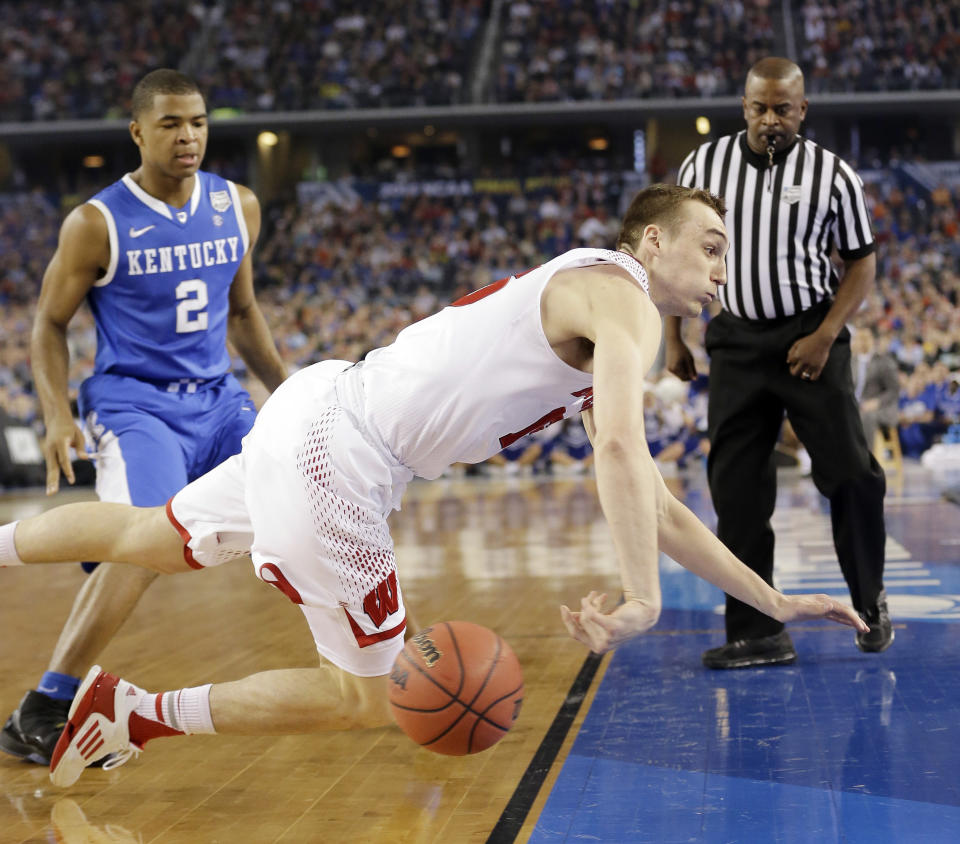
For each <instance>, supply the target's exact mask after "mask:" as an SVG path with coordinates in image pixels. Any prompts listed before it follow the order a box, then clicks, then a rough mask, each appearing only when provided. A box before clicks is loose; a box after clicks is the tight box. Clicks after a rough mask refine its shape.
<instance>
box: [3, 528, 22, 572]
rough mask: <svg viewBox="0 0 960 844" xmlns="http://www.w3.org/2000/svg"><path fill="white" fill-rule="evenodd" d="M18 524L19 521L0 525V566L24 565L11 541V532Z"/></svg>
mask: <svg viewBox="0 0 960 844" xmlns="http://www.w3.org/2000/svg"><path fill="white" fill-rule="evenodd" d="M18 524H20V522H19V521H17V522H10V524H8V525H3V526H0V568H3V567H4V566H22V565H26V564H25V563H24V562H23V560H21V559H20V557H18V556H17V546H16V545H14V543H13V533H14V531H15V530H16V529H17V525H18Z"/></svg>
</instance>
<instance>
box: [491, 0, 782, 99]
mask: <svg viewBox="0 0 960 844" xmlns="http://www.w3.org/2000/svg"><path fill="white" fill-rule="evenodd" d="M769 6H770V4H769V2H767V1H766V0H761V2H756V0H754V1H753V2H750V1H749V0H747V2H742V0H733V2H730V3H717V2H714V0H683V1H682V2H671V3H665V2H662V0H637V2H633V3H621V2H617V0H598V1H594V2H585V0H549V1H548V2H538V0H519V2H513V3H504V4H503V7H502V8H503V13H502V20H501V21H500V27H501V32H500V38H499V41H498V51H497V56H496V59H495V62H494V68H493V71H492V73H491V77H492V83H491V85H492V96H491V99H492V100H493V101H495V102H548V101H560V100H617V99H625V98H649V97H712V96H721V95H724V94H736V93H739V92H740V90H741V87H742V85H743V79H744V77H745V76H746V72H747V68H749V67H750V65H751V64H753V62H754V61H756V60H757V59H759V58H762V57H763V56H765V55H769V54H770V53H771V52H772V51H773V46H774V43H775V40H776V39H775V33H774V27H773V22H772V19H771V16H770V8H769Z"/></svg>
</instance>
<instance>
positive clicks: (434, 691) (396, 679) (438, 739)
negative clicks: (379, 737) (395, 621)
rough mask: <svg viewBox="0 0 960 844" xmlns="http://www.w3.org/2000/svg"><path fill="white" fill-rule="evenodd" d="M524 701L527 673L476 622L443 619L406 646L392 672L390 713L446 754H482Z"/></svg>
mask: <svg viewBox="0 0 960 844" xmlns="http://www.w3.org/2000/svg"><path fill="white" fill-rule="evenodd" d="M522 703H523V673H522V672H521V670H520V663H519V662H518V661H517V657H516V655H515V654H514V652H513V650H512V649H511V647H510V646H509V645H508V644H507V643H506V642H505V641H504V640H503V639H502V638H501V637H500V636H498V635H497V634H496V633H494V632H493V631H492V630H489V629H487V628H486V627H482V626H480V625H479V624H472V623H470V622H469V621H443V622H439V623H438V624H434V625H433V626H432V627H425V628H424V629H423V630H421V631H420V632H419V633H417V634H416V635H415V636H413V637H412V638H411V639H409V640H408V641H407V643H406V644H405V645H404V648H403V650H402V651H401V652H400V655H399V656H398V657H397V659H396V661H395V662H394V663H393V670H392V671H391V672H390V708H391V710H392V712H393V718H394V720H395V721H396V722H397V724H398V726H399V727H400V729H401V730H403V731H404V732H405V733H406V734H407V735H408V736H410V738H412V739H413V740H414V741H415V742H416V743H417V744H419V745H420V746H421V747H425V748H426V749H427V750H432V751H433V752H434V753H443V754H446V755H447V756H466V755H467V754H469V753H479V752H480V751H481V750H486V749H487V748H488V747H491V746H492V745H494V744H496V743H497V742H498V741H500V739H502V738H503V737H504V735H506V733H507V730H509V729H510V728H511V727H512V726H513V723H514V721H516V720H517V715H518V714H519V713H520V705H521V704H522Z"/></svg>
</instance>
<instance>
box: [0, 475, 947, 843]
mask: <svg viewBox="0 0 960 844" xmlns="http://www.w3.org/2000/svg"><path fill="white" fill-rule="evenodd" d="M913 469H914V470H915V471H913V473H912V474H911V473H910V472H908V473H906V474H907V478H906V484H905V485H904V478H903V475H902V474H901V477H900V478H899V479H891V480H896V483H893V484H891V493H890V494H889V495H888V499H887V519H888V521H887V527H888V548H887V577H886V584H887V590H888V593H889V594H890V606H891V613H892V615H893V617H894V622H895V628H896V634H897V637H896V642H895V643H894V645H893V647H891V648H890V650H889V651H887V652H885V653H883V654H861V653H860V652H859V651H857V650H856V648H854V647H853V633H852V631H849V630H845V629H841V628H839V627H836V626H834V625H829V624H807V625H794V626H792V627H791V633H792V635H793V637H794V642H795V643H796V646H797V650H798V652H799V654H800V659H799V661H798V663H797V664H796V665H795V666H787V667H780V668H769V669H759V670H757V669H755V670H753V671H749V672H711V671H707V670H706V669H703V668H702V667H701V665H700V659H699V657H700V652H701V650H702V649H703V648H705V647H709V646H712V645H715V644H718V643H719V642H720V641H722V636H723V633H722V631H723V619H722V616H721V615H719V614H718V613H717V611H716V608H717V607H718V606H719V605H720V604H721V603H722V595H721V593H720V592H719V590H716V589H714V588H713V587H710V586H708V585H707V584H704V583H703V582H702V581H699V580H697V579H696V578H693V577H692V576H691V575H689V574H688V573H687V572H684V571H682V570H681V569H680V568H679V567H678V566H676V564H674V563H673V562H672V561H670V560H667V559H666V558H663V559H662V560H661V575H662V580H663V587H664V613H663V616H662V618H661V622H660V624H659V625H658V627H657V628H656V629H655V630H654V631H652V632H651V633H650V634H649V635H647V636H644V637H641V638H640V639H637V640H635V642H632V643H630V644H628V645H626V646H624V647H623V648H622V649H620V650H619V651H617V652H616V653H615V654H614V655H612V656H607V657H604V658H603V659H598V658H592V657H588V655H587V653H586V651H585V649H583V648H582V647H581V646H580V645H578V644H577V643H575V642H573V641H572V640H570V639H568V638H567V636H566V632H565V630H564V628H563V626H562V624H561V622H560V619H559V611H558V607H559V605H560V604H561V603H567V604H569V605H574V604H576V603H577V602H578V601H579V599H580V597H581V596H582V595H584V594H586V593H587V592H588V591H589V590H590V589H606V590H609V591H610V593H611V595H613V596H615V595H616V594H617V588H618V578H617V576H616V571H615V567H614V564H613V556H612V549H611V544H610V540H609V535H608V532H607V529H606V527H605V525H604V523H603V520H602V517H601V514H600V511H599V507H598V504H597V499H596V491H595V484H594V482H593V480H592V478H579V477H577V478H565V477H535V478H516V479H502V478H501V479H484V478H479V479H470V478H459V479H440V480H438V481H434V482H431V483H429V484H428V483H415V484H413V485H412V486H411V488H410V489H409V490H408V494H407V497H406V499H405V504H404V509H403V510H402V512H400V513H396V514H394V517H393V519H392V524H393V531H394V537H395V540H396V546H397V555H398V560H399V567H400V577H401V582H402V584H403V588H404V592H405V597H406V600H407V603H408V606H409V608H410V610H411V611H412V612H413V614H414V615H415V618H416V623H417V624H418V625H420V626H424V625H426V624H428V623H430V622H432V621H436V620H441V619H464V620H468V621H474V622H477V623H479V624H484V625H486V626H489V627H491V628H494V629H496V630H497V631H498V632H500V633H501V635H503V636H504V637H505V638H506V639H507V640H508V641H509V642H510V644H511V645H512V646H513V648H514V650H515V651H516V653H517V655H518V657H519V658H520V661H521V664H522V665H523V669H524V675H525V681H526V698H525V702H524V706H523V710H522V712H521V714H520V718H519V720H518V722H517V725H516V727H515V728H514V729H513V730H512V731H511V732H510V733H509V734H507V736H506V737H505V738H504V739H503V740H502V741H501V742H500V743H499V744H498V745H496V746H495V747H494V748H492V749H491V750H488V751H486V752H484V753H481V754H478V755H476V756H473V757H465V758H450V757H444V756H438V755H435V754H432V753H430V752H428V751H426V750H423V749H420V748H418V747H416V746H415V745H414V744H413V743H412V742H411V741H410V740H409V739H407V738H406V737H405V736H404V735H403V734H402V733H400V731H399V730H397V729H395V728H392V729H378V730H370V731H362V732H352V733H332V734H326V735H312V736H303V737H284V738H253V739H247V738H231V737H219V736H200V737H186V738H171V739H159V740H156V741H154V742H151V743H150V744H149V745H148V746H147V748H146V750H145V752H144V754H143V755H142V757H141V758H140V759H134V760H131V761H130V762H128V763H127V764H126V765H125V766H123V767H120V768H118V769H116V770H112V771H107V772H104V771H101V770H91V771H87V772H85V773H84V775H83V776H82V777H81V779H80V780H79V782H78V783H77V784H76V785H75V786H73V787H72V788H69V789H66V790H60V789H57V788H55V787H54V786H52V785H51V783H50V782H49V780H48V777H47V771H46V769H44V768H40V767H38V766H36V765H31V764H28V763H23V762H18V761H16V760H13V759H10V758H8V757H2V758H0V793H2V796H0V842H4V844H6V842H10V844H20V842H24V843H25V842H36V843H37V844H39V842H65V843H66V844H77V843H78V842H173V843H174V844H180V842H182V844H200V843H201V842H224V843H225V844H245V843H246V842H257V844H259V842H372V841H390V842H437V843H438V844H440V843H441V842H442V844H448V843H449V844H459V843H460V842H484V841H491V842H512V841H519V842H527V841H529V842H534V844H538V843H539V842H554V841H574V840H595V841H603V842H651V844H664V842H668V843H669V842H680V841H685V842H690V841H694V842H703V844H714V842H720V841H725V842H730V841H733V842H744V844H746V843H747V842H750V844H753V842H757V841H764V842H768V841H769V842H774V841H775V842H792V841H798V842H799V841H812V840H815V841H824V842H830V841H846V842H864V843H865V842H868V841H869V842H876V841H904V842H906V841H911V842H912V841H930V842H946V841H954V840H956V830H957V829H960V791H958V789H957V785H956V784H957V782H960V763H958V762H957V757H956V753H955V748H956V746H957V744H958V742H960V717H957V716H958V715H960V712H958V703H957V701H960V670H958V669H960V663H958V657H957V650H956V647H955V642H956V630H957V624H958V623H960V566H958V554H957V548H958V547H960V519H957V517H956V515H957V514H956V507H955V505H952V504H948V503H946V502H945V501H943V500H942V499H941V498H940V495H939V491H938V490H937V489H936V488H935V486H934V485H933V484H932V483H931V479H930V477H929V475H927V474H924V473H923V472H922V471H918V470H919V467H916V466H914V467H913ZM901 473H902V469H901ZM677 491H678V492H679V493H680V494H682V495H683V496H684V497H685V499H686V501H687V502H688V503H689V504H690V506H691V507H692V508H693V509H694V510H695V511H696V512H698V513H699V514H701V515H702V516H703V517H704V518H705V519H706V520H707V521H708V523H712V522H711V509H710V504H709V495H708V493H707V492H706V490H705V488H704V479H703V473H702V469H701V468H700V467H697V468H696V469H695V470H691V472H690V474H689V475H688V476H687V477H684V478H683V479H682V482H681V481H678V482H677ZM82 497H92V496H91V495H90V492H89V491H70V492H67V493H63V494H61V495H59V496H58V497H57V499H56V500H57V503H60V502H65V501H68V500H76V499H77V498H82ZM51 503H52V502H50V501H49V500H47V499H45V498H43V497H42V496H41V495H39V494H35V495H30V494H28V495H10V494H8V495H6V496H3V497H0V520H3V521H7V520H10V519H12V518H16V517H18V516H23V515H28V514H29V513H31V512H36V511H37V510H38V509H40V508H43V507H46V506H49V505H50V504H51ZM775 528H776V530H777V537H778V544H777V572H778V578H779V579H778V585H779V586H780V588H782V589H784V591H803V592H810V591H827V592H830V593H831V594H834V595H836V596H838V597H843V596H845V594H846V588H845V586H844V584H843V582H842V577H841V576H840V573H839V569H838V567H837V563H836V560H835V558H831V544H832V543H831V540H830V533H829V530H830V529H829V514H828V513H827V511H826V508H825V506H824V502H823V500H822V499H820V498H819V496H818V494H817V492H816V490H815V489H814V488H813V486H812V484H811V482H810V480H809V479H808V478H802V477H800V476H799V475H798V474H796V473H794V474H792V475H789V476H786V477H782V478H781V495H780V500H779V501H778V508H777V514H776V516H775ZM83 577H84V575H83V574H82V573H81V571H80V567H79V566H73V565H68V566H48V567H39V566H38V567H32V568H16V569H5V570H3V571H0V586H2V592H0V594H2V596H3V605H2V610H0V642H2V643H3V644H2V647H0V714H2V715H3V716H5V715H6V714H7V713H8V712H9V711H10V710H11V709H12V708H13V707H14V706H16V704H17V702H18V700H19V699H20V696H21V695H22V694H23V692H24V690H25V689H27V688H28V687H30V686H33V685H34V684H35V683H36V682H37V680H38V679H39V677H40V674H41V673H42V671H43V669H44V668H45V661H46V659H47V657H48V655H49V654H50V651H51V649H52V647H53V644H54V641H55V639H56V636H57V633H58V631H59V628H60V625H61V623H62V622H63V619H64V617H65V616H66V613H67V610H68V607H69V606H70V603H71V601H72V598H73V595H74V594H75V592H76V590H77V588H78V586H79V585H80V583H81V581H82V578H83ZM314 659H315V654H314V649H313V644H312V640H311V637H310V635H309V633H308V630H307V627H306V624H305V622H304V621H303V619H302V617H301V615H300V613H299V611H298V610H297V608H296V607H294V606H293V605H292V604H291V603H289V602H288V601H287V600H286V599H285V598H284V597H283V595H281V594H280V593H279V592H278V591H277V590H276V589H273V588H271V587H269V586H267V585H265V584H263V583H261V582H260V581H259V580H257V578H256V577H255V576H254V575H253V572H252V570H251V569H250V567H249V566H248V564H246V563H243V562H237V563H233V564H228V565H226V566H223V567H221V568H219V569H215V570H210V571H203V572H196V573H188V574H183V575H177V576H174V577H168V578H161V579H160V580H159V581H158V582H157V583H155V584H154V586H152V587H151V589H150V591H149V592H148V593H147V595H146V596H145V598H144V600H143V602H142V604H141V606H140V607H139V608H138V610H137V612H136V614H135V616H134V617H133V618H132V619H131V620H130V622H129V623H128V625H127V627H126V628H125V629H123V630H122V631H121V633H120V635H119V636H118V637H117V638H116V640H115V641H114V642H113V643H112V644H111V645H110V646H109V648H108V649H107V650H106V652H105V653H104V654H103V656H102V659H101V663H102V665H103V666H104V667H105V668H107V669H109V670H110V671H113V672H115V673H118V674H120V675H121V676H123V677H125V678H127V679H129V680H131V681H133V682H135V683H137V684H139V685H141V686H143V687H145V688H147V689H150V690H164V689H170V688H180V687H183V686H188V685H196V684H200V683H203V682H210V681H213V682H217V681H223V680H229V679H233V678H236V677H240V676H243V675H245V674H248V673H251V672H254V671H259V670H263V669H270V668H281V667H289V666H298V665H309V664H312V662H313V660H314Z"/></svg>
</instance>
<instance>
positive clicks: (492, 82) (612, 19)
mask: <svg viewBox="0 0 960 844" xmlns="http://www.w3.org/2000/svg"><path fill="white" fill-rule="evenodd" d="M494 8H498V9H500V17H499V19H498V20H496V21H492V22H491V15H492V13H493V9H494ZM773 8H774V4H773V3H772V0H731V2H717V0H670V2H667V0H633V2H629V3H628V2H621V0H516V2H509V3H502V4H498V5H496V6H495V5H494V4H493V3H492V2H491V0H445V2H441V0H376V2H369V3H359V4H358V3H355V2H350V0H296V2H295V1H294V0H236V2H224V1H223V0H136V2H129V1H128V0H62V2H60V1H59V0H58V2H51V0H39V2H32V0H6V2H4V3H0V120H3V121H29V120H62V119H68V118H69V119H77V118H93V119H97V118H103V117H111V116H112V117H123V116H126V115H127V114H128V113H129V98H130V92H131V89H132V87H133V84H134V83H135V82H136V80H137V79H138V78H139V77H140V76H141V75H142V74H143V72H144V71H145V70H146V69H150V68H155V67H163V66H168V67H179V68H181V69H183V70H185V71H186V72H188V73H191V74H193V75H195V76H196V77H197V78H198V79H199V80H200V81H201V83H202V85H203V87H204V90H205V91H206V92H207V93H208V95H209V100H210V103H211V104H212V105H213V106H215V107H218V108H224V109H233V110H238V111H244V112H262V111H288V110H304V109H317V110H319V109H348V108H382V107H403V106H417V105H450V104H456V103H463V102H472V101H474V99H475V94H474V91H473V88H474V83H475V82H481V83H485V85H484V86H482V87H484V88H485V90H482V91H480V90H478V92H477V94H476V96H477V97H479V98H480V99H482V100H484V101H493V102H547V101H577V100H615V99H622V98H635V97H638V98H649V97H668V98H669V97H693V96H703V97H711V96H720V95H730V94H738V93H739V92H740V90H741V86H742V84H743V79H744V76H745V73H746V69H747V68H748V67H749V66H750V65H751V64H752V63H753V61H755V60H756V59H758V58H760V57H761V56H763V55H767V54H769V53H771V52H776V51H777V50H780V51H781V52H782V50H783V45H784V44H786V43H787V42H789V41H790V40H791V39H790V36H789V35H788V33H787V32H786V31H785V30H783V29H781V24H780V23H778V22H775V18H774V15H773V14H772V11H773ZM792 8H793V10H794V17H793V23H794V25H793V26H792V27H791V32H792V33H793V36H794V38H795V41H796V44H797V47H798V50H799V53H800V57H801V63H802V65H803V67H804V69H805V71H806V72H807V83H808V89H809V90H810V91H811V92H814V93H816V92H820V91H881V90H894V91H896V90H914V89H922V90H939V89H943V88H958V87H960V55H958V52H960V7H958V6H957V4H956V3H954V2H950V0H918V2H915V3H907V2H905V0H843V2H839V3H826V2H823V0H794V2H793V3H792ZM491 23H492V24H493V25H492V26H490V24H491ZM488 31H489V32H490V33H492V34H493V35H494V36H495V40H494V41H493V42H492V49H490V50H488V51H486V52H484V51H483V50H482V49H481V47H482V45H483V43H484V38H485V37H486V34H487V32H488ZM481 59H482V61H481Z"/></svg>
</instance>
